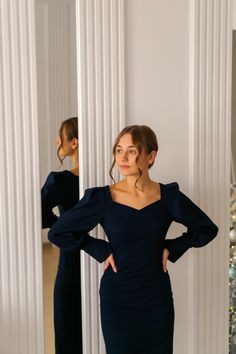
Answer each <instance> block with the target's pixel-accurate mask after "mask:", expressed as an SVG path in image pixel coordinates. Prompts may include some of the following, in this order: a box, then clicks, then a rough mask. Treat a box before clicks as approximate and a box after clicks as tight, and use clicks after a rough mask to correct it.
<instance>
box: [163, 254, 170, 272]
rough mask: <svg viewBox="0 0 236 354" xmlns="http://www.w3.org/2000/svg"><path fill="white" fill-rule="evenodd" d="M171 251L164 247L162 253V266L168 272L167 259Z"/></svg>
mask: <svg viewBox="0 0 236 354" xmlns="http://www.w3.org/2000/svg"><path fill="white" fill-rule="evenodd" d="M168 256H169V251H168V249H167V248H164V250H163V253H162V266H163V270H164V272H165V273H167V261H168Z"/></svg>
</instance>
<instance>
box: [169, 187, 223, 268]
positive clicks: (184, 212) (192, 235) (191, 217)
mask: <svg viewBox="0 0 236 354" xmlns="http://www.w3.org/2000/svg"><path fill="white" fill-rule="evenodd" d="M167 188H168V190H167V204H168V210H169V213H170V215H171V218H172V220H173V221H176V222H178V223H181V224H183V225H184V226H186V227H187V231H186V232H184V233H183V234H182V235H181V236H179V237H177V238H174V239H168V240H165V242H164V247H166V248H167V249H168V250H169V257H168V259H169V260H170V261H171V262H176V261H177V260H178V259H179V258H180V257H181V256H182V255H183V254H184V253H185V252H186V251H187V250H188V249H189V248H191V247H203V246H205V245H207V244H208V243H209V242H210V241H212V240H213V239H214V238H215V237H216V235H217V233H218V227H217V226H216V225H215V224H214V223H213V221H212V220H211V219H210V218H209V217H208V216H207V215H206V214H205V213H204V212H203V211H202V210H201V209H200V208H199V207H198V206H197V205H195V204H194V203H193V202H192V201H191V200H190V199H189V198H188V197H187V196H186V195H185V194H184V193H182V192H181V191H180V190H179V186H178V184H177V183H176V182H174V183H170V184H169V185H167Z"/></svg>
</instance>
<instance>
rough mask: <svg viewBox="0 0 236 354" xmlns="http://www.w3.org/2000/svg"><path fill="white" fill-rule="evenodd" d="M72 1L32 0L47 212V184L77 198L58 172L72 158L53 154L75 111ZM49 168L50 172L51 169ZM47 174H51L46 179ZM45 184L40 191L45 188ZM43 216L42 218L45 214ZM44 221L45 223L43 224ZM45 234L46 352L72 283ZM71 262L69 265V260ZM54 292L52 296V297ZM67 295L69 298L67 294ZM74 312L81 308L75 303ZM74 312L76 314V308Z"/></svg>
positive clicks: (73, 183)
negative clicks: (67, 190)
mask: <svg viewBox="0 0 236 354" xmlns="http://www.w3.org/2000/svg"><path fill="white" fill-rule="evenodd" d="M75 6H76V3H75V0H66V1H53V0H47V1H40V0H35V20H36V60H37V90H38V116H39V148H40V182H41V186H43V185H44V184H45V181H46V187H45V188H48V190H49V192H48V195H47V198H46V197H45V200H44V201H45V206H44V207H45V208H47V211H45V213H46V214H47V212H49V213H51V211H50V207H51V205H52V203H54V204H55V202H56V199H57V197H58V198H59V196H60V194H61V193H60V190H58V193H56V195H55V190H54V191H52V189H50V187H53V188H58V184H60V183H62V184H63V183H66V185H67V186H68V184H69V185H70V187H71V188H74V190H75V191H76V193H74V194H75V195H76V194H77V197H76V196H75V200H73V201H72V200H71V199H70V200H69V204H68V203H67V204H68V205H70V204H71V203H72V204H73V203H74V204H75V202H76V201H77V199H78V198H79V194H78V193H79V190H78V177H77V176H76V174H72V173H70V174H67V175H61V171H63V170H71V169H72V168H73V167H74V163H72V162H71V161H70V160H71V159H69V158H66V159H65V160H64V161H63V164H62V165H61V163H60V161H59V159H58V157H57V146H56V144H55V142H56V138H57V136H58V132H59V129H60V126H61V124H62V122H63V121H64V120H66V119H67V118H69V117H76V116H77V82H76V74H77V72H76V17H75V16H76V15H75V13H76V11H75ZM52 171H54V172H55V173H54V174H50V173H51V172H52ZM67 172H68V171H67ZM49 174H50V175H49ZM48 176H51V180H50V181H49V180H48V178H49V179H50V177H48ZM58 176H59V181H58ZM60 178H61V180H60ZM52 180H53V181H52ZM45 188H44V192H43V193H44V195H45V193H47V192H45ZM53 193H54V194H53ZM63 201H64V205H63V206H61V208H62V209H63V207H64V209H63V210H60V211H62V212H63V211H65V210H66V209H67V208H68V207H69V206H68V205H66V206H65V200H64V199H63ZM50 203H51V204H50ZM71 206H72V205H71ZM48 208H49V209H48ZM53 212H54V213H55V215H59V210H56V209H53ZM42 214H44V212H42ZM51 216H52V214H51ZM45 217H46V218H47V215H46V216H45ZM53 217H54V218H56V217H55V216H53ZM49 223H50V222H49ZM43 226H44V227H46V226H49V225H47V223H46V224H44V225H43ZM47 233H48V228H44V229H43V230H42V244H43V289H44V329H45V331H44V332H45V354H52V353H54V352H55V349H54V348H55V346H54V321H53V317H54V312H55V316H56V318H55V322H57V323H60V322H61V321H66V319H65V318H64V317H63V316H64V312H65V311H66V308H63V306H64V305H63V301H66V297H68V298H69V297H70V293H69V292H68V288H69V287H70V286H71V285H72V284H71V283H72V282H73V279H70V284H69V283H68V282H67V284H63V281H64V280H63V277H61V276H60V274H61V273H60V271H61V268H63V264H62V263H63V262H64V261H65V262H66V261H68V259H67V258H62V257H60V266H59V270H58V271H57V268H58V261H59V253H60V251H59V250H58V249H57V248H56V247H54V246H52V245H51V244H50V243H49V242H48V240H47ZM72 258H73V255H72ZM72 258H71V257H70V262H71V263H73V262H78V261H79V260H78V259H77V258H76V257H75V256H74V258H75V259H72ZM70 266H74V264H70ZM79 270H80V268H79V264H78V271H79ZM56 279H57V280H56ZM55 280H56V283H55ZM78 281H79V282H80V277H78V279H77V283H76V284H75V285H74V286H75V287H80V285H79V284H78ZM54 286H55V289H54ZM65 286H66V287H67V293H65V292H63V291H62V289H63V288H65ZM54 292H55V300H53V297H54V295H53V294H54ZM67 300H68V299H67ZM70 300H71V301H72V296H71V299H70ZM69 303H70V302H69ZM54 304H55V311H54ZM63 311H64V312H63ZM78 311H80V309H79V308H78ZM77 316H78V317H79V314H78V313H77ZM78 325H79V326H80V325H81V324H80V323H79V324H78ZM58 327H60V325H58ZM57 331H61V328H58V329H57ZM56 342H57V344H56V345H57V346H58V347H60V345H61V344H60V338H59V339H57V341H56Z"/></svg>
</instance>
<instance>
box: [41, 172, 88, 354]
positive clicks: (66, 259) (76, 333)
mask: <svg viewBox="0 0 236 354" xmlns="http://www.w3.org/2000/svg"><path fill="white" fill-rule="evenodd" d="M78 200H79V177H78V176H75V175H74V174H73V173H71V172H70V171H62V172H51V173H50V174H49V176H48V177H47V179H46V182H45V184H44V186H43V188H42V190H41V201H42V228H51V227H52V225H54V224H55V222H56V221H57V220H58V217H57V216H56V215H55V214H54V213H53V208H54V207H56V206H58V208H59V212H60V216H62V215H63V214H64V213H65V212H66V211H68V210H69V209H71V208H72V207H73V206H74V205H75V204H76V203H77V202H78ZM54 332H55V352H56V354H82V321H81V289H80V250H79V249H78V248H77V249H73V250H65V249H61V250H60V257H59V264H58V270H57V275H56V279H55V286H54Z"/></svg>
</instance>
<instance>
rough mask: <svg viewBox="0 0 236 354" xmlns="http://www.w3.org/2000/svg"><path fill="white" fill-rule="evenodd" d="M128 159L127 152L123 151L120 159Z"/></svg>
mask: <svg viewBox="0 0 236 354" xmlns="http://www.w3.org/2000/svg"><path fill="white" fill-rule="evenodd" d="M127 160H128V153H127V152H126V151H125V152H124V153H123V155H122V161H127Z"/></svg>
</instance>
